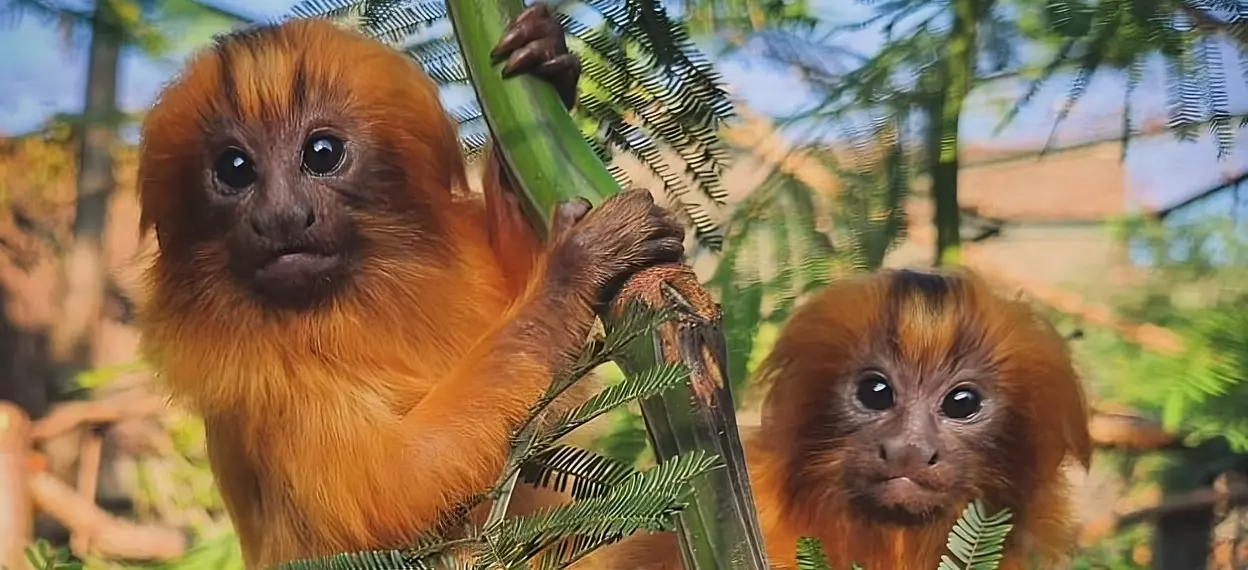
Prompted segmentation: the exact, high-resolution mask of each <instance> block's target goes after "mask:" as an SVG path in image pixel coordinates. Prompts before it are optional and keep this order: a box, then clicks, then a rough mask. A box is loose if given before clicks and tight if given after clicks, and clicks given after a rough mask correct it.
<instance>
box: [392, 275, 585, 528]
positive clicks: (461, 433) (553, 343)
mask: <svg viewBox="0 0 1248 570" xmlns="http://www.w3.org/2000/svg"><path fill="white" fill-rule="evenodd" d="M541 281H544V282H541V283H539V284H538V285H537V286H536V287H534V288H531V289H530V291H531V293H530V294H529V295H527V298H526V299H525V300H524V301H523V302H521V303H519V304H517V305H516V308H515V309H514V310H513V311H511V314H510V315H508V316H507V317H506V318H504V319H501V323H502V324H501V325H499V326H497V327H496V328H494V329H493V330H491V331H490V332H488V333H487V334H486V335H484V337H483V338H482V339H481V340H480V341H478V343H477V344H476V346H475V347H474V348H473V349H472V350H471V352H470V353H469V354H468V355H467V356H466V357H465V358H464V360H463V361H462V364H461V365H460V367H459V368H458V370H456V371H455V372H454V373H453V374H452V375H451V376H450V377H448V378H447V379H445V380H443V381H441V382H439V383H438V384H437V385H436V386H435V387H434V388H433V390H432V391H430V392H429V394H428V395H427V396H426V397H425V398H424V399H423V400H421V401H420V403H419V404H417V406H416V407H415V408H414V409H413V410H412V411H411V412H409V413H408V414H407V416H406V417H405V418H404V419H403V422H402V432H403V433H404V434H407V435H408V436H409V437H408V438H407V440H406V442H405V448H406V449H405V451H406V453H407V457H406V459H407V461H408V462H409V464H410V465H414V466H417V467H419V469H420V471H419V473H420V478H421V479H422V481H423V483H422V485H421V486H422V487H424V488H426V489H437V490H438V492H437V493H428V494H427V496H424V497H413V499H414V500H417V501H426V502H427V504H425V505H411V508H414V509H416V510H419V511H421V512H428V513H430V514H431V515H434V514H436V513H438V512H440V511H443V510H445V509H447V508H449V507H453V506H454V505H455V504H458V503H459V502H462V501H464V500H466V499H468V498H470V497H471V496H473V495H475V494H477V493H481V492H483V491H485V490H487V489H488V488H489V486H490V485H491V484H493V483H494V480H495V479H496V478H497V477H498V475H499V474H500V472H501V470H502V468H503V465H504V463H505V462H506V458H507V455H508V451H509V442H510V439H511V435H512V432H513V430H514V429H516V428H517V427H518V426H519V425H520V424H521V422H523V421H524V420H525V419H526V417H527V416H528V413H529V410H530V408H531V407H532V406H533V404H534V403H535V402H536V401H537V400H538V398H540V397H541V396H542V394H543V393H544V391H545V390H546V388H547V387H548V386H549V384H550V382H551V380H552V377H553V376H554V375H555V374H556V373H557V372H559V371H561V370H565V369H567V367H568V366H570V365H571V363H572V362H573V358H574V356H575V354H576V352H577V350H578V349H579V348H580V347H581V345H582V343H583V342H584V340H585V338H586V337H587V335H588V334H589V329H590V326H591V324H592V322H593V312H592V310H591V308H590V300H589V295H587V294H586V293H585V292H583V291H581V290H578V289H584V288H585V287H584V286H576V285H563V284H561V283H558V282H556V280H541ZM558 281H562V280H558Z"/></svg>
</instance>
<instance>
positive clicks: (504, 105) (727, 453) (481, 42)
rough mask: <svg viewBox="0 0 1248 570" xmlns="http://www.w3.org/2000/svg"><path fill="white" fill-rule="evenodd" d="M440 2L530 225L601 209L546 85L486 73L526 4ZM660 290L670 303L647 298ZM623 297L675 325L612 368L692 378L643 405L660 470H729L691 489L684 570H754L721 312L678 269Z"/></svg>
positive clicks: (601, 176) (598, 168) (749, 502)
mask: <svg viewBox="0 0 1248 570" xmlns="http://www.w3.org/2000/svg"><path fill="white" fill-rule="evenodd" d="M448 4H449V6H450V16H451V21H452V23H453V25H454V26H455V32H456V35H457V37H458V38H459V45H460V49H461V51H462V53H463V55H464V59H465V61H466V62H467V64H468V74H469V77H470V78H471V80H472V85H473V88H474V89H475V90H476V92H477V99H478V100H479V101H480V102H481V106H482V109H483V111H484V113H485V120H486V123H487V124H488V125H489V128H490V131H491V133H492V134H493V135H494V140H495V141H496V142H497V147H496V150H497V152H498V153H499V156H500V158H502V160H503V164H504V165H505V166H506V167H507V168H508V170H509V172H510V173H511V174H512V180H514V182H515V183H516V186H518V190H519V192H520V196H521V202H522V203H524V204H525V209H526V214H528V216H529V220H530V221H531V222H532V223H533V224H534V227H535V228H536V229H537V230H538V231H539V232H541V234H542V235H546V231H547V229H548V224H549V222H550V213H551V212H553V211H554V208H555V206H556V205H557V204H558V203H560V202H563V201H566V200H569V199H572V198H573V197H576V196H581V197H584V198H586V199H588V200H589V201H590V202H591V203H594V204H598V203H601V202H602V200H604V199H605V198H607V197H609V196H612V195H614V194H615V193H617V192H619V185H618V184H617V183H616V181H615V179H614V178H612V176H611V174H610V172H608V171H607V168H606V166H605V165H604V164H602V162H601V161H600V160H599V159H598V157H597V156H596V155H595V154H594V152H593V150H592V149H591V148H590V147H589V144H588V143H587V142H586V141H585V140H584V139H583V138H582V137H581V133H580V132H579V131H578V130H577V128H576V125H575V124H574V123H573V122H572V118H571V116H570V115H569V114H568V112H567V111H566V110H565V109H564V107H563V104H562V102H561V101H560V99H559V97H558V95H557V94H556V93H555V90H554V88H553V87H551V86H550V85H548V84H546V83H545V82H543V81H541V80H539V79H536V78H532V77H526V76H521V77H517V78H514V79H507V80H504V79H503V78H502V77H501V75H500V73H499V71H498V70H496V69H495V68H494V66H493V65H492V63H491V61H490V55H489V53H490V51H491V49H492V48H493V47H494V44H495V42H497V41H498V39H499V38H501V37H502V35H503V32H504V29H505V28H506V25H507V22H509V21H510V20H512V19H514V18H515V17H516V16H518V15H519V14H520V13H521V12H522V11H523V9H524V4H523V3H522V2H521V1H520V0H448ZM659 290H662V291H664V292H667V293H671V294H667V295H655V294H653V293H654V292H655V291H659ZM629 296H631V297H637V298H641V300H643V301H647V302H651V303H663V304H667V305H668V306H669V308H671V309H674V311H675V312H676V313H677V314H678V315H681V318H680V323H679V324H672V325H671V326H670V327H667V328H666V329H665V330H662V331H660V332H659V333H657V334H656V335H655V336H654V337H650V338H648V339H643V341H644V342H642V343H640V344H638V345H637V350H635V351H633V353H632V354H631V355H630V358H628V359H627V362H620V364H621V366H622V367H623V368H625V370H626V371H629V372H635V371H639V370H643V369H647V368H651V367H653V366H657V365H659V364H662V363H668V362H681V363H683V364H684V365H685V366H686V367H687V368H689V370H690V373H691V374H690V376H691V381H690V382H689V383H688V384H683V385H680V386H678V387H677V388H675V389H673V390H671V391H669V392H668V393H667V394H665V395H663V396H659V397H655V398H651V399H649V400H647V401H645V402H643V405H642V408H643V415H644V416H645V420H646V425H647V431H648V432H649V437H650V441H651V444H652V445H653V446H654V449H655V456H656V458H657V459H659V460H660V461H664V460H667V459H670V458H672V457H674V456H676V455H683V454H685V453H688V452H691V451H695V450H705V451H709V452H711V453H713V454H715V455H718V456H719V457H720V458H721V460H722V461H723V462H724V464H725V466H726V468H724V469H717V470H714V471H711V472H710V473H708V474H707V475H704V476H702V477H700V478H699V479H698V480H697V481H695V483H694V487H695V493H694V501H693V504H692V505H690V507H689V508H688V509H686V511H685V512H684V513H682V515H681V516H679V517H678V519H679V520H678V526H679V528H680V538H681V545H682V548H683V550H684V554H685V560H686V567H687V568H690V569H695V570H712V569H714V570H720V569H723V570H729V569H740V570H746V569H749V570H762V569H764V568H766V555H765V554H764V551H763V546H762V538H761V534H762V533H761V532H760V531H759V526H758V521H757V516H756V514H755V512H754V505H753V495H752V493H751V491H750V486H749V479H748V477H747V475H746V471H745V461H744V453H743V451H742V448H741V440H740V437H739V435H738V434H737V429H736V420H735V408H734V406H733V401H732V392H731V389H730V388H729V384H728V382H727V378H726V377H725V367H724V363H725V358H724V350H723V347H724V340H723V332H722V331H721V329H720V326H719V325H720V323H719V313H718V307H715V306H714V304H713V303H710V302H709V297H707V296H706V293H705V291H704V290H703V289H702V287H701V285H700V284H699V283H698V282H697V280H696V279H695V278H693V274H692V272H690V271H689V270H688V269H687V268H685V267H683V266H679V265H677V266H672V267H660V268H656V269H654V270H651V271H647V272H643V273H642V274H640V275H638V276H637V277H635V278H634V279H633V280H632V281H631V282H630V283H629V284H628V285H626V287H625V293H624V294H622V295H621V297H629ZM691 299H696V300H697V302H696V303H691V302H690V300H691ZM682 305H683V306H682ZM691 323H694V326H692V327H691V326H690V324H691ZM647 347H649V348H648V349H647Z"/></svg>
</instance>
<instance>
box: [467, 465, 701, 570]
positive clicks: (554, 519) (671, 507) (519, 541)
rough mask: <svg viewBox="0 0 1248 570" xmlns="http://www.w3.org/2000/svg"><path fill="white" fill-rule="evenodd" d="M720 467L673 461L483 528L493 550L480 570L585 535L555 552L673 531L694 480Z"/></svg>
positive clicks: (578, 553) (570, 554)
mask: <svg viewBox="0 0 1248 570" xmlns="http://www.w3.org/2000/svg"><path fill="white" fill-rule="evenodd" d="M719 465H720V463H719V460H718V458H715V457H711V456H709V455H708V454H704V453H692V454H689V455H687V456H680V457H674V458H672V459H670V460H668V461H664V462H663V463H660V464H659V465H657V466H655V467H653V468H651V469H649V470H647V471H645V472H639V473H634V474H632V475H630V476H629V477H628V478H626V479H624V480H623V481H621V482H620V483H619V484H617V485H615V486H614V487H612V488H611V490H610V491H608V492H607V493H605V494H603V495H600V496H597V497H592V498H589V499H584V500H580V501H576V502H574V503H572V504H570V505H564V506H558V507H551V508H547V509H543V510H541V511H539V512H537V513H534V514H532V515H526V516H522V517H515V518H510V519H503V520H501V521H498V522H497V523H495V524H494V525H492V526H490V527H488V528H486V529H485V530H484V534H485V536H486V539H487V541H488V543H489V548H488V549H486V550H485V551H484V552H482V554H481V556H480V557H479V558H478V559H477V560H476V568H479V569H485V568H488V567H489V566H490V565H493V564H503V565H504V566H507V565H510V564H513V563H515V562H517V561H522V560H528V559H530V558H532V557H533V556H535V555H537V554H538V553H539V552H542V551H543V550H545V549H546V548H547V547H550V546H552V545H554V544H555V543H557V542H559V541H560V540H563V539H566V538H570V537H574V536H575V537H580V538H578V539H577V540H578V544H579V546H578V547H577V548H575V549H573V550H572V551H570V552H564V553H558V552H556V554H559V555H560V556H567V557H579V556H582V555H583V554H584V553H585V552H587V551H588V549H592V548H596V547H598V546H601V545H603V544H608V543H610V542H615V541H618V540H619V539H621V538H623V537H625V536H628V535H630V534H632V533H634V532H637V531H639V530H648V531H652V532H659V531H671V530H673V526H672V520H671V516H672V515H673V514H674V513H676V512H677V511H678V510H680V509H681V508H683V506H684V504H685V501H686V499H687V498H688V494H689V490H690V481H691V480H692V479H693V478H695V477H698V476H699V475H702V474H703V473H706V472H707V471H710V470H711V469H714V468H716V467H718V466H719ZM556 550H558V549H556Z"/></svg>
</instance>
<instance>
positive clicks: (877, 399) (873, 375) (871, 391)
mask: <svg viewBox="0 0 1248 570" xmlns="http://www.w3.org/2000/svg"><path fill="white" fill-rule="evenodd" d="M855 395H856V396H857V398H858V401H859V402H860V403H862V405H864V406H866V407H867V409H868V410H876V411H884V410H887V409H889V408H891V407H893V399H894V397H893V387H892V386H891V385H889V383H888V378H885V377H884V375H883V374H881V373H879V372H875V371H869V372H866V373H864V374H863V375H862V377H861V378H859V379H858V391H857V393H856V394H855Z"/></svg>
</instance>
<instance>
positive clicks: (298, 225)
mask: <svg viewBox="0 0 1248 570" xmlns="http://www.w3.org/2000/svg"><path fill="white" fill-rule="evenodd" d="M314 224H316V214H315V213H314V212H313V211H312V208H311V207H310V206H308V205H303V204H300V205H287V206H285V207H283V208H266V209H264V210H262V211H259V212H256V213H255V215H254V216H252V218H251V229H252V231H254V232H256V235H258V236H260V237H262V238H265V239H267V240H270V241H274V242H278V243H287V242H291V241H295V240H297V239H298V238H299V237H300V236H301V235H302V234H303V233H304V232H306V231H308V229H309V228H311V227H312V226H313V225H314Z"/></svg>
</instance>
